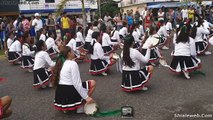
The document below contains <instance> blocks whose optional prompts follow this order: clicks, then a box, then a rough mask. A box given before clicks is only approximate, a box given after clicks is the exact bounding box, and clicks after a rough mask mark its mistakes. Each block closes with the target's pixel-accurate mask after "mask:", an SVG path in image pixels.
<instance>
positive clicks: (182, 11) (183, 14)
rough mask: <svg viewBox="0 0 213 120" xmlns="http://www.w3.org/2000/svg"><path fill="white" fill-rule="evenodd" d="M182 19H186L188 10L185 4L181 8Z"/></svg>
mask: <svg viewBox="0 0 213 120" xmlns="http://www.w3.org/2000/svg"><path fill="white" fill-rule="evenodd" d="M181 13H182V18H183V20H185V19H188V10H187V8H186V6H184V8H183V9H182V10H181Z"/></svg>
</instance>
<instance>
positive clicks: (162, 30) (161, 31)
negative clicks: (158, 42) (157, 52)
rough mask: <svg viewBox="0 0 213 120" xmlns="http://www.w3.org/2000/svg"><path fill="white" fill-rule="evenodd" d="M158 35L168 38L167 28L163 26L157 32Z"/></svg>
mask: <svg viewBox="0 0 213 120" xmlns="http://www.w3.org/2000/svg"><path fill="white" fill-rule="evenodd" d="M157 34H158V35H163V36H164V37H168V36H169V35H168V34H167V30H166V26H165V25H164V26H161V27H160V29H159V30H158V32H157Z"/></svg>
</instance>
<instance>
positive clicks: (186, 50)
mask: <svg viewBox="0 0 213 120" xmlns="http://www.w3.org/2000/svg"><path fill="white" fill-rule="evenodd" d="M196 55H197V54H196V48H195V41H194V40H193V39H192V38H191V37H190V38H189V42H186V43H182V42H179V43H175V50H174V56H196Z"/></svg>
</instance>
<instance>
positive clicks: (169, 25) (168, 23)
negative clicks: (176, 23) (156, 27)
mask: <svg viewBox="0 0 213 120" xmlns="http://www.w3.org/2000/svg"><path fill="white" fill-rule="evenodd" d="M166 30H172V23H171V22H167V23H166Z"/></svg>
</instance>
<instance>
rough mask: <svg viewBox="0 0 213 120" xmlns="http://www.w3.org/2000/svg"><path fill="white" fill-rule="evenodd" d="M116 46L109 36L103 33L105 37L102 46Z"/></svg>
mask: <svg viewBox="0 0 213 120" xmlns="http://www.w3.org/2000/svg"><path fill="white" fill-rule="evenodd" d="M115 44H117V43H116V42H112V41H111V39H110V36H109V34H107V33H103V36H102V46H103V47H104V46H111V45H115Z"/></svg>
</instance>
